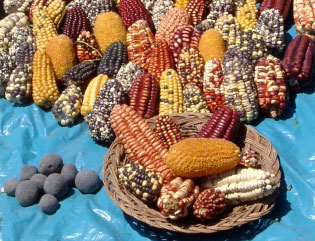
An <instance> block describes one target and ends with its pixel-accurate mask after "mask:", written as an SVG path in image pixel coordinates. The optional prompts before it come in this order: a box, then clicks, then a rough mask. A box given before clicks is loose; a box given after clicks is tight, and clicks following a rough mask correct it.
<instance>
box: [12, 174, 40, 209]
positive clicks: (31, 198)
mask: <svg viewBox="0 0 315 241" xmlns="http://www.w3.org/2000/svg"><path fill="white" fill-rule="evenodd" d="M15 197H16V199H17V200H18V202H19V203H20V204H21V206H23V207H27V206H31V205H33V204H34V203H36V202H37V201H38V198H39V190H38V188H37V186H36V185H35V184H34V183H33V182H31V181H30V180H26V181H22V182H20V183H19V185H18V186H17V188H16V191H15Z"/></svg>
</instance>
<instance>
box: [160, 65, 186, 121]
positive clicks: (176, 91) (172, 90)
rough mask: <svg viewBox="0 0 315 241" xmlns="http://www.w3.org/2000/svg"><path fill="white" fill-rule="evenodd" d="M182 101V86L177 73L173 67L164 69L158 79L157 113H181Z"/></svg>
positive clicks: (182, 109) (182, 110)
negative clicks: (158, 98) (159, 79)
mask: <svg viewBox="0 0 315 241" xmlns="http://www.w3.org/2000/svg"><path fill="white" fill-rule="evenodd" d="M183 102H184V99H183V87H182V82H181V80H180V78H179V76H178V74H177V73H176V71H175V70H173V69H167V70H165V71H164V72H163V73H162V75H161V81H160V107H159V115H170V114H176V113H183V112H184V107H183Z"/></svg>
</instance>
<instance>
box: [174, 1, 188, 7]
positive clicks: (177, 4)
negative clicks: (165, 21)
mask: <svg viewBox="0 0 315 241" xmlns="http://www.w3.org/2000/svg"><path fill="white" fill-rule="evenodd" d="M190 1H191V0H175V8H183V9H185V8H186V7H187V5H188V3H189V2H190Z"/></svg>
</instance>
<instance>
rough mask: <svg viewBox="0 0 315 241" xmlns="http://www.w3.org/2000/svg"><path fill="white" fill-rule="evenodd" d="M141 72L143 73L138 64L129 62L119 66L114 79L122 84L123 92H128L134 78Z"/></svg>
mask: <svg viewBox="0 0 315 241" xmlns="http://www.w3.org/2000/svg"><path fill="white" fill-rule="evenodd" d="M142 74H144V71H143V70H142V69H141V68H140V67H139V66H138V65H136V64H133V63H131V62H129V63H128V64H125V65H123V66H121V68H120V69H119V71H118V73H117V75H116V80H117V81H118V82H119V83H120V84H121V85H122V87H123V89H124V91H125V93H128V92H129V90H130V88H131V86H132V85H133V83H134V82H135V80H136V78H137V77H138V76H140V75H142Z"/></svg>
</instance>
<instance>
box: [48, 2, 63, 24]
mask: <svg viewBox="0 0 315 241" xmlns="http://www.w3.org/2000/svg"><path fill="white" fill-rule="evenodd" d="M66 11H67V10H66V2H65V1H62V0H54V1H53V2H52V3H51V4H49V6H48V7H47V12H48V14H49V16H50V18H51V20H52V21H53V22H54V24H55V26H56V28H57V29H58V28H59V27H60V25H61V22H62V20H63V18H64V16H65V15H66Z"/></svg>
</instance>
